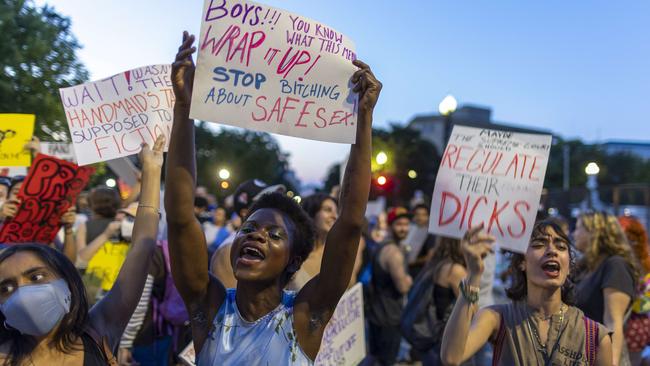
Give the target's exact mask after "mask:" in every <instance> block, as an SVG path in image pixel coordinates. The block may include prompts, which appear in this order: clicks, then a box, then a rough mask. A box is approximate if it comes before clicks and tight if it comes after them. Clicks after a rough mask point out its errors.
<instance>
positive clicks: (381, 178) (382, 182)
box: [377, 175, 388, 187]
mask: <svg viewBox="0 0 650 366" xmlns="http://www.w3.org/2000/svg"><path fill="white" fill-rule="evenodd" d="M386 183H388V178H386V176H383V175H380V176H379V177H377V185H378V186H380V187H384V186H385V185H386Z"/></svg>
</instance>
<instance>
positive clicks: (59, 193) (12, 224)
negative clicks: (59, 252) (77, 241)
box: [0, 154, 95, 244]
mask: <svg viewBox="0 0 650 366" xmlns="http://www.w3.org/2000/svg"><path fill="white" fill-rule="evenodd" d="M94 171H95V169H94V168H86V167H81V168H80V167H78V166H76V165H75V164H72V163H69V162H67V161H64V160H60V159H57V158H55V157H52V156H47V155H43V154H38V155H37V156H36V159H34V164H33V165H32V168H31V169H30V170H29V174H28V175H27V177H26V178H25V181H24V182H23V184H22V186H21V187H20V192H19V193H18V197H19V199H20V200H21V205H20V207H19V208H18V212H17V213H16V216H15V217H13V218H12V219H10V220H7V221H5V222H4V225H3V226H2V229H1V230H0V243H4V244H16V243H43V244H49V243H50V242H52V240H54V237H55V236H56V233H57V231H59V228H60V227H61V224H60V222H59V221H60V219H61V216H62V215H63V214H64V213H65V212H66V211H67V210H68V208H70V207H71V206H72V205H73V204H74V202H75V200H76V198H77V195H78V194H79V193H80V192H81V191H82V190H83V188H84V187H85V186H86V184H87V183H88V180H89V179H90V176H91V175H92V174H93V172H94Z"/></svg>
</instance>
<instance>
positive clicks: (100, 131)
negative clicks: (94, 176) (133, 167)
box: [59, 65, 175, 165]
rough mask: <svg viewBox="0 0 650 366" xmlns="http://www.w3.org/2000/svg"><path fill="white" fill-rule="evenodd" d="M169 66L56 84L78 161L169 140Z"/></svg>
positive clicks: (129, 152)
mask: <svg viewBox="0 0 650 366" xmlns="http://www.w3.org/2000/svg"><path fill="white" fill-rule="evenodd" d="M170 73H171V66H170V65H151V66H144V67H140V68H137V69H133V70H129V71H125V72H123V73H120V74H116V75H113V76H111V77H109V78H106V79H102V80H99V81H93V82H90V83H85V84H80V85H77V86H73V87H69V88H62V89H59V92H60V94H61V100H62V101H63V107H64V109H65V115H66V119H67V120H68V127H69V128H70V136H71V138H72V144H73V146H74V150H75V153H76V156H77V160H78V163H79V165H88V164H92V163H96V162H100V161H107V160H111V159H115V158H119V157H123V156H129V155H133V154H136V153H138V152H139V151H140V145H141V144H142V143H143V142H146V143H148V144H149V146H153V143H154V142H155V140H156V137H157V136H158V135H160V134H164V135H165V136H166V137H167V141H169V135H170V134H171V127H172V109H173V106H174V101H175V97H174V92H173V90H172V83H171V79H170Z"/></svg>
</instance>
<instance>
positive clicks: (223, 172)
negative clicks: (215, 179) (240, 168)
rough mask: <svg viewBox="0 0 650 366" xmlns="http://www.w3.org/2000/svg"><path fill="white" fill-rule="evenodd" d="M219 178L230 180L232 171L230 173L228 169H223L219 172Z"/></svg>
mask: <svg viewBox="0 0 650 366" xmlns="http://www.w3.org/2000/svg"><path fill="white" fill-rule="evenodd" d="M219 178H221V179H228V178H230V171H228V169H226V168H223V169H221V170H219Z"/></svg>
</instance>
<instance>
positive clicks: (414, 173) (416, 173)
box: [408, 169, 418, 179]
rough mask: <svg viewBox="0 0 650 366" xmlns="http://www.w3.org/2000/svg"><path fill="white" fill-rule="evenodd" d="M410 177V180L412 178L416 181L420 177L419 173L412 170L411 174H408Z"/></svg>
mask: <svg viewBox="0 0 650 366" xmlns="http://www.w3.org/2000/svg"><path fill="white" fill-rule="evenodd" d="M408 176H409V178H411V179H415V178H417V177H418V172H416V171H415V170H413V169H411V170H409V172H408Z"/></svg>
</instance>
